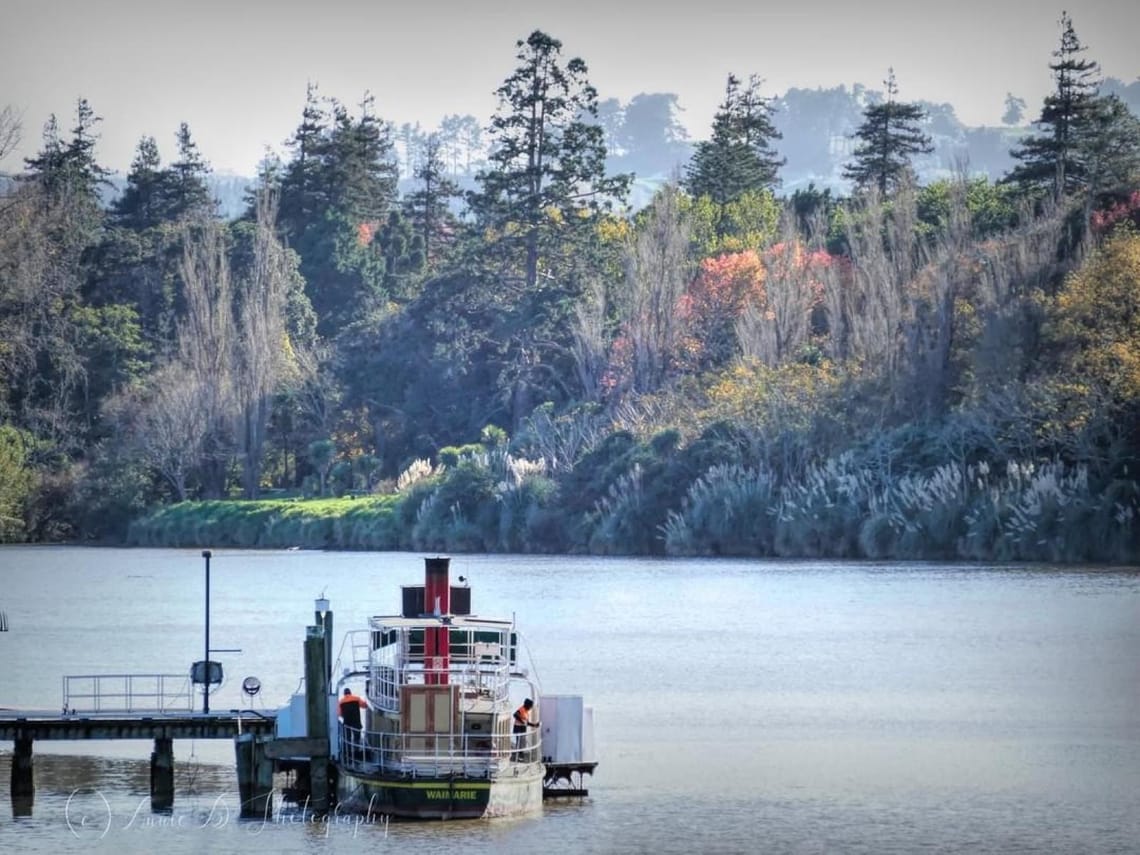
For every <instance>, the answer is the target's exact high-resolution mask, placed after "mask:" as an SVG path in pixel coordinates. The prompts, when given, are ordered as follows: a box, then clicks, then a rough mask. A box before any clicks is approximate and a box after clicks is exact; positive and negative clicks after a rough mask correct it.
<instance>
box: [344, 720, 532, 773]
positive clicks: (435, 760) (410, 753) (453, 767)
mask: <svg viewBox="0 0 1140 855" xmlns="http://www.w3.org/2000/svg"><path fill="white" fill-rule="evenodd" d="M338 729H339V737H338V738H339V746H338V748H339V751H338V757H339V762H340V764H341V765H342V766H343V767H345V768H346V769H348V770H350V771H353V772H359V773H362V774H368V773H380V772H383V773H385V774H396V775H409V776H413V777H433V776H440V775H462V776H464V777H473V778H489V779H494V778H498V777H500V776H502V775H504V774H506V773H507V772H508V770H514V769H516V768H518V767H519V766H525V765H528V764H532V763H539V762H540V760H541V756H542V737H541V734H540V733H539V729H538V728H535V729H533V730H528V731H527V732H526V733H519V734H499V733H496V734H474V733H382V732H379V731H367V730H364V731H362V730H358V729H357V728H353V727H346V726H345V725H344V723H343V722H341V723H339V725H338Z"/></svg>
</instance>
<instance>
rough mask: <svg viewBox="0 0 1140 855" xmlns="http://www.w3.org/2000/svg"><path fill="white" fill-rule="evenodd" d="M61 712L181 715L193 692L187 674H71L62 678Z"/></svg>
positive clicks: (190, 708) (191, 702)
mask: <svg viewBox="0 0 1140 855" xmlns="http://www.w3.org/2000/svg"><path fill="white" fill-rule="evenodd" d="M63 711H64V713H66V714H70V713H144V712H146V713H159V714H167V713H177V714H182V713H189V712H193V711H194V693H193V692H192V691H191V686H190V677H189V675H187V674H74V675H69V676H66V677H64V678H63Z"/></svg>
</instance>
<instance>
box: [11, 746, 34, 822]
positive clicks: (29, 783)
mask: <svg viewBox="0 0 1140 855" xmlns="http://www.w3.org/2000/svg"><path fill="white" fill-rule="evenodd" d="M35 800H36V782H35V776H34V775H33V766H32V740H31V739H30V738H17V739H16V741H15V745H14V750H13V752H12V816H31V815H32V805H33V804H34V803H35Z"/></svg>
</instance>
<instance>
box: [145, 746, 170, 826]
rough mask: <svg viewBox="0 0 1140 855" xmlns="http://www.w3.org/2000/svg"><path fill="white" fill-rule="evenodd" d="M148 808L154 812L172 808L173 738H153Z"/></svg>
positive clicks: (166, 810) (167, 810)
mask: <svg viewBox="0 0 1140 855" xmlns="http://www.w3.org/2000/svg"><path fill="white" fill-rule="evenodd" d="M150 809H151V810H152V811H154V812H155V813H169V812H170V811H171V810H173V809H174V740H173V739H170V738H168V737H165V736H156V737H155V738H154V751H152V752H151V753H150Z"/></svg>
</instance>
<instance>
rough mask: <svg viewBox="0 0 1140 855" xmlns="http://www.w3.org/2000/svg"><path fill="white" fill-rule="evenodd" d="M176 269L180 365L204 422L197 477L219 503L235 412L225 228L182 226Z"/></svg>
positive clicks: (206, 223)
mask: <svg viewBox="0 0 1140 855" xmlns="http://www.w3.org/2000/svg"><path fill="white" fill-rule="evenodd" d="M183 230H184V232H185V234H184V236H183V254H182V264H181V268H180V273H181V278H182V283H183V288H184V295H185V301H186V312H185V315H184V316H183V317H182V318H181V319H180V321H179V324H178V362H179V364H180V366H181V368H182V369H183V370H185V371H186V372H187V374H188V375H189V377H190V378H192V381H193V385H194V387H195V388H197V389H199V390H200V394H199V400H198V404H197V406H198V407H199V408H200V410H201V416H202V418H203V419H204V429H203V430H204V433H203V440H202V453H201V457H200V461H199V463H200V471H201V482H202V490H203V492H204V494H205V496H206V497H208V498H217V497H220V496H221V495H222V494H223V492H224V490H225V486H226V473H227V470H228V468H229V467H228V464H229V462H230V459H231V457H232V449H233V430H232V425H233V419H232V414H233V411H234V382H233V381H234V370H233V369H234V349H235V343H236V341H237V330H236V327H235V324H234V305H233V283H232V279H231V276H230V263H229V258H228V246H227V241H228V237H227V234H226V229H225V226H224V225H223V224H221V223H219V222H218V221H217V220H214V219H212V218H210V219H204V220H199V221H197V222H194V221H190V220H187V221H185V223H184V225H183Z"/></svg>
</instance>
